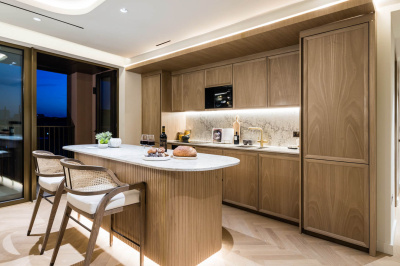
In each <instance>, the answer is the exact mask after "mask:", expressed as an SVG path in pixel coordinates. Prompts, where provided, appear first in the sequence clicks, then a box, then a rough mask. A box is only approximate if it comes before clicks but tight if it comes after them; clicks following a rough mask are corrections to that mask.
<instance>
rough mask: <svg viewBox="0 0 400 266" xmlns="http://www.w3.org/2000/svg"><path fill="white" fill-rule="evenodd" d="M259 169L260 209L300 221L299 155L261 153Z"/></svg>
mask: <svg viewBox="0 0 400 266" xmlns="http://www.w3.org/2000/svg"><path fill="white" fill-rule="evenodd" d="M259 169H260V170H259V171H260V180H259V211H260V212H262V213H266V214H269V215H273V216H277V217H280V218H283V219H286V220H289V221H293V222H298V221H299V207H300V205H299V200H300V198H299V193H300V191H299V186H300V164H299V157H298V156H286V155H283V156H279V155H264V154H260V155H259Z"/></svg>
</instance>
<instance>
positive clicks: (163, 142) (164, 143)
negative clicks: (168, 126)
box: [160, 126, 167, 150]
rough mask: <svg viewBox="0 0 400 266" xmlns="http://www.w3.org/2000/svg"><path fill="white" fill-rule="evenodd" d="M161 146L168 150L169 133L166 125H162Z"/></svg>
mask: <svg viewBox="0 0 400 266" xmlns="http://www.w3.org/2000/svg"><path fill="white" fill-rule="evenodd" d="M160 147H163V148H164V149H165V150H167V134H165V126H162V131H161V135H160Z"/></svg>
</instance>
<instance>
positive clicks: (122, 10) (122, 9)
mask: <svg viewBox="0 0 400 266" xmlns="http://www.w3.org/2000/svg"><path fill="white" fill-rule="evenodd" d="M119 11H121V13H124V14H125V13H128V9H126V8H125V7H124V8H121V9H120V10H119Z"/></svg>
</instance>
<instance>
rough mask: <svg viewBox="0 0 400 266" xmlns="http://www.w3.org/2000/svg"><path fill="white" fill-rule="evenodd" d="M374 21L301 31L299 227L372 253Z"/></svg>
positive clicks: (367, 19) (360, 20) (368, 18)
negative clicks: (300, 219)
mask: <svg viewBox="0 0 400 266" xmlns="http://www.w3.org/2000/svg"><path fill="white" fill-rule="evenodd" d="M374 23H375V22H374V17H373V15H367V16H363V17H360V18H356V19H352V20H346V21H343V22H338V23H334V24H329V25H327V26H323V27H320V28H316V29H312V30H308V31H305V32H302V33H301V52H302V69H301V70H302V79H301V82H302V106H303V108H302V112H301V124H302V125H301V127H302V151H301V152H302V154H301V158H302V160H301V162H302V189H301V194H302V197H301V198H302V221H301V228H302V230H303V231H305V232H312V233H316V234H319V235H323V236H326V237H330V238H333V239H336V240H340V241H344V242H347V243H349V244H352V245H355V246H358V247H361V248H365V249H369V251H370V253H371V254H374V253H375V249H376V247H375V245H376V213H375V212H376V182H375V179H376V177H375V175H376V173H375V172H376V166H375V163H376V159H375V156H376V155H375V154H376V150H375V140H374V138H373V137H374V136H376V134H375V130H376V125H375V123H376V122H375V117H376V114H375V54H374V47H375V41H374Z"/></svg>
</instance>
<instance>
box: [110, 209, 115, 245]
mask: <svg viewBox="0 0 400 266" xmlns="http://www.w3.org/2000/svg"><path fill="white" fill-rule="evenodd" d="M110 219H111V222H110V247H112V246H113V244H114V232H113V223H114V214H111V217H110Z"/></svg>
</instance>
